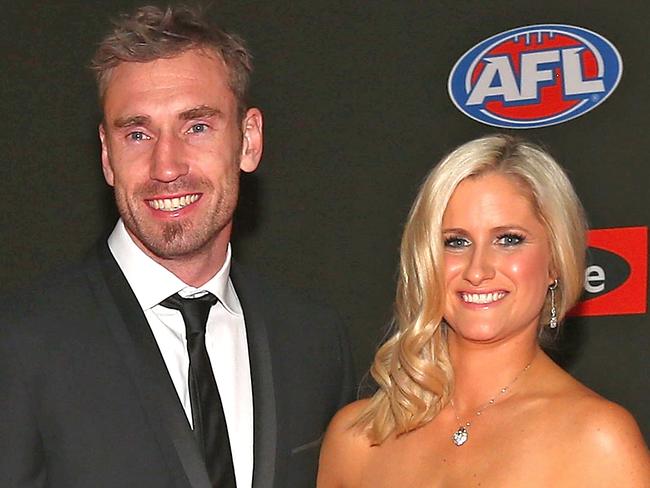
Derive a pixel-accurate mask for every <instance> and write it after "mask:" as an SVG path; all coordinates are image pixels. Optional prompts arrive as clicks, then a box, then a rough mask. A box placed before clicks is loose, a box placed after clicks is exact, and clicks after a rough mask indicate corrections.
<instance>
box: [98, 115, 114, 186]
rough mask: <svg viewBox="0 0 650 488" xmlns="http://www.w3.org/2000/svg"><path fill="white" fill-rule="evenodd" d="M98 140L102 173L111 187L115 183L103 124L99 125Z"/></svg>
mask: <svg viewBox="0 0 650 488" xmlns="http://www.w3.org/2000/svg"><path fill="white" fill-rule="evenodd" d="M99 140H100V141H101V143H102V171H103V172H104V179H105V180H106V183H108V184H109V185H110V186H113V185H114V183H115V175H114V174H113V168H112V167H111V159H110V158H109V154H108V141H107V140H106V130H105V129H104V123H103V122H102V123H101V124H99Z"/></svg>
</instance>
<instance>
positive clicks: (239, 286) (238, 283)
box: [230, 262, 278, 488]
mask: <svg viewBox="0 0 650 488" xmlns="http://www.w3.org/2000/svg"><path fill="white" fill-rule="evenodd" d="M230 278H231V279H232V282H233V285H234V287H235V290H236V291H237V297H238V298H239V301H240V303H241V305H242V309H243V311H244V321H245V323H246V335H247V339H248V354H249V357H250V367H251V380H252V381H251V382H252V388H253V412H254V413H253V416H254V454H253V456H254V458H253V459H254V468H253V488H271V487H272V486H273V484H274V479H275V467H276V458H277V441H278V438H277V419H276V404H275V389H274V386H273V370H272V363H271V352H270V349H269V339H268V332H267V324H266V321H265V319H264V316H263V313H262V306H261V304H260V302H259V293H258V291H257V289H256V288H255V283H254V282H253V281H252V280H250V279H248V278H247V277H246V276H245V275H244V273H243V272H242V270H241V268H240V267H239V266H238V265H237V264H236V263H234V262H233V264H232V266H231V269H230Z"/></svg>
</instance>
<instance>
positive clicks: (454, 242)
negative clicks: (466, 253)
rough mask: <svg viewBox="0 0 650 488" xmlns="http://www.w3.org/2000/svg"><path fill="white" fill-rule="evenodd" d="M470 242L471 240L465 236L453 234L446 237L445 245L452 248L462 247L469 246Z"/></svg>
mask: <svg viewBox="0 0 650 488" xmlns="http://www.w3.org/2000/svg"><path fill="white" fill-rule="evenodd" d="M469 244H470V242H469V240H468V239H465V238H464V237H453V236H452V237H447V238H446V239H445V247H449V248H451V249H460V248H463V247H467V246H469Z"/></svg>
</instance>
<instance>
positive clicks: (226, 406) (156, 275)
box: [108, 219, 253, 488]
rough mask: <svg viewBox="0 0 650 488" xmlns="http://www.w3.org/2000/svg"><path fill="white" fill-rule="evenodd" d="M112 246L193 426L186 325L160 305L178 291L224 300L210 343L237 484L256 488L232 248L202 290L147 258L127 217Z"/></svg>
mask: <svg viewBox="0 0 650 488" xmlns="http://www.w3.org/2000/svg"><path fill="white" fill-rule="evenodd" d="M108 247H109V248H110V250H111V253H112V254H113V256H114V257H115V260H116V261H117V264H118V265H119V267H120V268H121V270H122V272H123V273H124V276H125V277H126V279H127V281H128V282H129V285H130V286H131V289H132V290H133V293H134V294H135V296H136V298H137V300H138V303H139V304H140V307H142V310H143V311H144V315H145V317H146V318H147V321H148V322H149V327H151V332H153V335H154V337H155V339H156V342H157V343H158V348H159V349H160V352H161V353H162V357H163V359H164V361H165V364H166V365H167V369H168V371H169V375H170V376H171V378H172V382H173V383H174V387H175V388H176V393H177V394H178V398H179V400H180V402H181V404H182V405H183V409H184V410H185V415H186V416H187V420H188V422H189V423H190V425H192V407H191V404H190V392H189V387H188V369H189V354H188V352H187V341H186V338H185V324H184V322H183V318H182V317H181V314H180V312H179V311H178V310H172V309H169V308H165V307H163V306H162V305H160V302H161V301H163V300H164V299H165V298H167V297H169V296H171V295H173V294H174V293H178V294H180V295H181V296H182V297H184V298H190V297H192V296H195V295H202V294H204V293H205V292H206V291H209V292H210V293H212V294H214V295H215V296H216V297H217V298H218V299H219V302H218V303H217V304H216V305H215V306H214V307H212V309H211V311H210V315H209V317H208V322H207V325H206V337H205V344H206V348H207V350H208V356H209V357H210V363H211V365H212V371H213V373H214V378H215V380H216V382H217V388H218V389H219V395H220V396H221V403H222V404H223V411H224V415H225V417H226V424H227V426H228V437H229V439H230V447H231V450H232V458H233V464H234V468H235V479H236V481H237V486H238V487H239V488H243V487H250V486H251V485H252V479H253V393H252V387H251V375H250V362H249V357H248V342H247V340H246V327H245V324H244V315H243V312H242V308H241V304H240V303H239V299H238V298H237V294H236V293H235V289H234V287H233V285H232V281H231V280H230V276H229V275H230V263H231V249H230V244H229V245H228V251H227V254H226V260H225V262H224V264H223V266H222V267H221V269H220V270H219V271H218V272H217V273H216V274H215V275H214V277H212V278H211V279H210V280H209V281H208V282H207V283H205V284H204V285H203V286H202V287H201V288H198V289H197V288H194V287H192V286H189V285H187V284H185V283H183V281H181V280H180V279H179V278H178V277H176V276H175V275H174V274H172V273H171V272H170V271H169V270H167V269H166V268H164V267H163V266H161V265H160V264H158V263H156V262H155V261H154V260H153V259H151V258H150V257H149V256H147V255H146V254H145V253H144V252H143V251H142V250H141V249H140V248H139V247H138V246H137V245H136V244H135V243H134V242H133V240H132V239H131V236H130V235H129V234H128V233H127V231H126V229H125V227H124V223H123V222H122V219H120V220H119V221H118V222H117V225H116V226H115V229H114V230H113V232H112V233H111V235H110V237H109V238H108Z"/></svg>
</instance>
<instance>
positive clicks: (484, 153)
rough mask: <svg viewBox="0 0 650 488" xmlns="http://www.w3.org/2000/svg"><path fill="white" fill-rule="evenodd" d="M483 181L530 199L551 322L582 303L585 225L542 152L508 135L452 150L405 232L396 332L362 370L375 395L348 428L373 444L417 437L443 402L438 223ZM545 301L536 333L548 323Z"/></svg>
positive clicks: (564, 181) (448, 387) (563, 179)
mask: <svg viewBox="0 0 650 488" xmlns="http://www.w3.org/2000/svg"><path fill="white" fill-rule="evenodd" d="M487 172H496V173H498V174H502V175H506V176H508V177H511V178H513V179H514V180H516V181H517V182H518V183H519V184H520V185H521V187H522V188H523V189H524V191H526V192H527V193H528V194H529V195H530V200H531V203H532V204H533V206H534V208H535V210H536V212H537V214H538V216H539V219H540V221H541V222H542V223H543V225H544V227H545V228H546V232H547V234H548V238H549V239H548V240H549V243H550V246H551V256H552V266H553V272H554V273H555V275H556V277H557V279H558V282H559V286H558V289H557V290H556V293H555V295H556V307H557V313H558V319H559V320H562V319H563V318H564V316H565V314H566V312H567V311H568V310H569V309H570V308H571V307H572V306H573V305H574V304H575V303H576V301H577V300H578V298H579V296H580V294H581V291H582V286H583V278H584V261H585V254H586V242H585V238H586V221H585V216H584V211H583V208H582V205H581V204H580V201H579V200H578V197H577V195H576V193H575V191H574V189H573V187H572V185H571V183H570V181H569V179H568V178H567V176H566V174H565V173H564V171H563V170H562V168H561V167H560V166H559V165H558V164H557V163H556V162H555V160H554V159H553V158H552V157H551V156H550V155H549V154H548V153H546V152H545V151H544V150H543V149H541V148H540V147H538V146H536V145H534V144H531V143H529V142H526V141H523V140H521V139H518V138H515V137H511V136H508V135H493V136H488V137H484V138H481V139H476V140H473V141H470V142H468V143H466V144H463V145H462V146H460V147H458V148H457V149H455V150H454V151H453V152H452V153H451V154H449V155H448V156H446V157H445V158H444V159H443V160H442V161H441V162H440V163H439V164H438V165H437V166H436V167H435V168H434V169H433V170H432V171H431V172H430V174H429V175H428V176H427V178H426V179H425V181H424V183H423V184H422V187H421V188H420V191H419V193H418V196H417V197H416V199H415V202H414V203H413V207H412V208H411V211H410V213H409V216H408V220H407V223H406V226H405V229H404V234H403V237H402V244H401V253H400V266H399V276H398V284H397V294H396V300H395V310H394V318H393V330H394V332H393V334H392V335H391V336H390V337H389V339H388V340H387V341H386V342H385V343H384V344H383V345H382V346H381V347H380V348H379V350H378V351H377V354H376V355H375V360H374V363H373V365H372V367H371V370H370V373H371V374H372V376H373V378H374V379H375V381H376V382H377V384H378V387H379V389H378V391H377V392H376V393H375V394H374V396H373V397H372V398H371V400H370V402H369V404H368V406H367V407H366V408H365V410H364V411H363V412H362V413H361V415H360V416H359V417H358V418H357V419H356V421H355V423H354V425H355V426H357V427H361V428H364V429H366V430H367V433H368V435H369V437H370V439H371V441H372V442H374V443H377V444H379V443H381V442H383V441H384V440H385V439H386V438H388V437H389V436H390V435H392V434H395V435H400V434H402V433H405V432H409V431H412V430H414V429H417V428H418V427H420V426H422V425H424V424H425V423H427V422H429V421H430V420H431V419H432V418H433V417H435V416H436V415H437V414H438V412H439V411H440V410H441V409H442V408H443V407H444V406H445V405H446V404H447V403H448V402H449V398H450V395H451V393H452V391H453V370H452V367H451V363H450V360H449V354H448V351H447V340H446V324H445V322H444V317H443V313H444V305H445V283H444V275H443V269H444V268H443V236H442V218H443V215H444V212H445V209H446V208H447V204H448V202H449V199H450V198H451V196H452V194H453V192H454V190H455V189H456V187H457V186H458V184H459V183H460V182H461V181H463V180H464V179H465V178H469V177H476V176H479V175H482V174H485V173H487ZM548 300H549V299H548V297H547V300H546V303H545V306H544V310H543V311H542V315H541V317H542V318H541V320H540V330H541V329H542V328H543V325H544V324H547V323H548V320H549V309H550V306H549V303H548Z"/></svg>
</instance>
